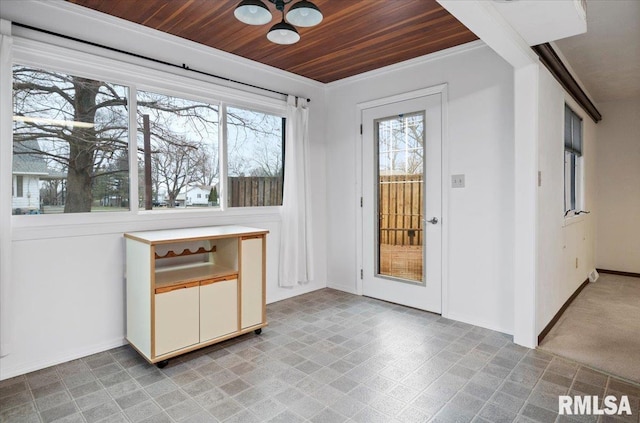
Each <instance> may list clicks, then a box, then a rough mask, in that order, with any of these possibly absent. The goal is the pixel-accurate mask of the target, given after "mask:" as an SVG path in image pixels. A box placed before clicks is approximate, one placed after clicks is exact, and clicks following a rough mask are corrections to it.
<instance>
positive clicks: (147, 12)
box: [68, 0, 477, 83]
mask: <svg viewBox="0 0 640 423" xmlns="http://www.w3.org/2000/svg"><path fill="white" fill-rule="evenodd" d="M68 1H70V2H72V3H76V4H78V5H82V6H85V7H88V8H91V9H95V10H98V11H100V12H104V13H107V14H109V15H113V16H117V17H119V18H123V19H126V20H128V21H132V22H135V23H139V24H142V25H145V26H148V27H151V28H154V29H157V30H160V31H163V32H167V33H170V34H173V35H177V36H178V37H182V38H186V39H188V40H191V41H195V42H197V43H200V44H204V45H207V46H210V47H214V48H216V49H219V50H223V51H226V52H229V53H233V54H236V55H238V56H242V57H246V58H248V59H252V60H255V61H257V62H261V63H265V64H267V65H271V66H274V67H276V68H279V69H284V70H287V71H289V72H293V73H295V74H298V75H302V76H306V77H308V78H311V79H315V80H316V81H320V82H324V83H327V82H332V81H336V80H339V79H342V78H346V77H349V76H352V75H357V74H360V73H363V72H367V71H370V70H373V69H377V68H381V67H383V66H387V65H391V64H394V63H398V62H402V61H404V60H408V59H412V58H415V57H419V56H423V55H425V54H429V53H433V52H435V51H438V50H443V49H446V48H449V47H453V46H457V45H460V44H464V43H467V42H470V41H473V40H476V39H477V37H476V36H475V35H474V34H473V33H472V32H471V31H469V30H468V29H467V28H466V27H464V26H463V25H462V24H461V23H460V22H459V21H458V20H456V19H455V18H454V17H453V16H451V15H450V14H449V13H448V12H447V11H446V10H444V9H443V8H442V7H441V6H440V5H439V4H438V3H436V1H435V0H313V2H314V3H315V4H316V5H317V6H318V7H319V8H320V10H321V11H322V14H323V15H324V20H323V21H322V22H321V23H320V24H319V25H317V26H315V27H312V28H297V29H298V31H299V32H300V36H301V40H300V41H299V42H298V43H296V44H293V45H289V46H282V45H277V44H273V43H271V42H270V41H268V40H267V38H266V34H267V32H268V30H269V28H270V27H271V25H273V24H275V23H277V22H279V21H280V19H281V16H279V14H278V13H277V11H276V10H275V7H274V5H273V4H271V3H269V2H268V1H267V0H264V3H265V4H268V7H269V9H270V10H271V11H272V14H273V15H274V17H273V21H272V22H271V23H269V24H266V25H262V26H251V25H245V24H243V23H242V22H239V21H238V20H237V19H236V18H235V17H234V15H233V11H234V9H235V7H236V5H237V4H238V3H239V0H144V1H136V0H68ZM287 10H288V7H287Z"/></svg>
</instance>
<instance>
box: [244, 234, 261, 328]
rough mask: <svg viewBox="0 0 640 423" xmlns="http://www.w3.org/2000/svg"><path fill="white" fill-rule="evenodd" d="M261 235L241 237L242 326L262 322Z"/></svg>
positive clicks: (246, 326)
mask: <svg viewBox="0 0 640 423" xmlns="http://www.w3.org/2000/svg"><path fill="white" fill-rule="evenodd" d="M262 239H263V238H262V237H259V238H248V239H243V240H242V244H241V250H242V255H241V265H240V266H241V270H240V278H241V279H240V292H241V299H242V301H241V307H242V313H241V315H242V328H243V329H244V328H248V327H250V326H254V325H258V324H260V323H263V320H262V316H263V306H264V300H263V292H262V290H263V284H262V282H263V277H264V276H263V269H264V266H263V260H264V256H263V251H262Z"/></svg>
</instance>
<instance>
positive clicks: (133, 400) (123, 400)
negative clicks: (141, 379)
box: [116, 389, 149, 410]
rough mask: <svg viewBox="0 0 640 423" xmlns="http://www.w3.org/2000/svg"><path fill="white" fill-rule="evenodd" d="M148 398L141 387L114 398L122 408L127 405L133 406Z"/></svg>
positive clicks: (124, 408) (125, 407)
mask: <svg viewBox="0 0 640 423" xmlns="http://www.w3.org/2000/svg"><path fill="white" fill-rule="evenodd" d="M148 399H149V395H148V394H147V393H146V392H145V391H144V390H142V389H139V390H137V391H133V392H131V393H128V394H126V395H123V396H121V397H118V398H116V403H117V404H118V405H119V406H120V408H122V409H123V410H126V409H127V408H129V407H133V406H134V405H137V404H140V403H141V402H143V401H146V400H148Z"/></svg>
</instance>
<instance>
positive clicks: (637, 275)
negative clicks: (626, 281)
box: [596, 269, 640, 278]
mask: <svg viewBox="0 0 640 423" xmlns="http://www.w3.org/2000/svg"><path fill="white" fill-rule="evenodd" d="M596 270H597V271H598V272H599V273H608V274H610V275H618V276H631V277H632V278H640V273H633V272H621V271H619V270H608V269H596Z"/></svg>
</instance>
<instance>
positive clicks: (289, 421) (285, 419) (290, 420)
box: [268, 410, 304, 423]
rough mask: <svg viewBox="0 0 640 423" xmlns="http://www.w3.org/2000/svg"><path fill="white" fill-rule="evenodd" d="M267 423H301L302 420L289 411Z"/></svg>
mask: <svg viewBox="0 0 640 423" xmlns="http://www.w3.org/2000/svg"><path fill="white" fill-rule="evenodd" d="M268 422H269V423H302V422H304V419H303V418H302V417H300V416H298V415H297V414H295V413H292V412H291V411H288V410H287V411H283V412H282V413H280V414H278V415H277V416H275V417H274V418H272V419H270V420H268Z"/></svg>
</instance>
